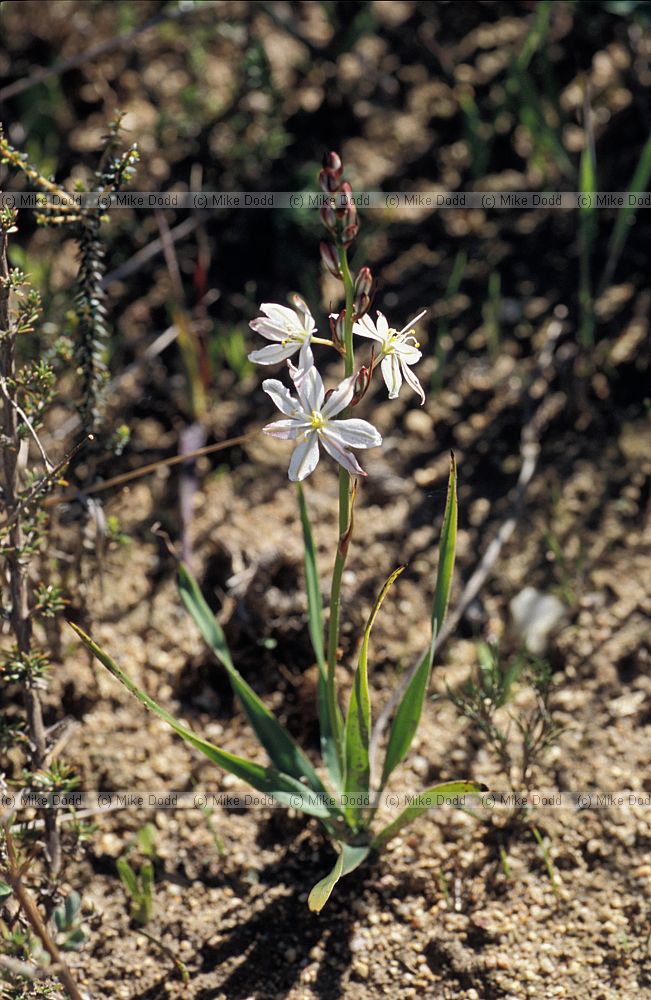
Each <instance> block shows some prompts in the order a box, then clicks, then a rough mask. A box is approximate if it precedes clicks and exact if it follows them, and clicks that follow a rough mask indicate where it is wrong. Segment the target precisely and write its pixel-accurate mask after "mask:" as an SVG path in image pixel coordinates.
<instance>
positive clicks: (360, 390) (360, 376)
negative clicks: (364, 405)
mask: <svg viewBox="0 0 651 1000" xmlns="http://www.w3.org/2000/svg"><path fill="white" fill-rule="evenodd" d="M372 374H373V373H372V370H371V369H370V368H367V367H366V365H362V367H361V368H360V370H359V371H358V372H357V378H356V379H355V394H354V396H353V398H352V399H351V401H350V405H351V406H357V404H358V403H359V402H360V401H361V400H362V399H363V398H364V396H365V395H366V393H367V392H368V387H369V385H370V384H371V376H372Z"/></svg>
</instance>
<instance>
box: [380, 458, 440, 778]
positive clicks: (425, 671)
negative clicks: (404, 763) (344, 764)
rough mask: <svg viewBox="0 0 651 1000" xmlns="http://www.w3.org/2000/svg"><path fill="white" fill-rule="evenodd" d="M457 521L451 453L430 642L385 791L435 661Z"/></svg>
mask: <svg viewBox="0 0 651 1000" xmlns="http://www.w3.org/2000/svg"><path fill="white" fill-rule="evenodd" d="M457 519H458V505H457V468H456V462H455V459H454V455H453V454H451V455H450V476H449V479H448V495H447V500H446V504H445V513H444V515H443V526H442V528H441V538H440V542H439V564H438V570H437V574H436V592H435V594H434V604H433V608H432V641H431V643H430V647H429V649H428V650H427V652H426V653H425V655H424V657H423V660H422V662H421V663H420V664H419V667H418V670H417V671H416V672H415V674H414V676H413V677H412V679H411V681H410V682H409V684H408V686H407V689H406V691H405V693H404V695H403V696H402V700H401V702H400V704H399V706H398V710H397V712H396V714H395V717H394V720H393V724H392V726H391V733H390V734H389V742H388V744H387V752H386V756H385V760H384V768H383V771H382V781H381V785H380V788H384V786H385V784H386V783H387V780H388V778H389V775H390V774H391V772H392V771H393V770H394V768H396V767H397V766H398V764H399V763H400V761H401V760H403V759H404V757H405V755H406V754H407V752H408V750H409V747H410V746H411V742H412V740H413V738H414V735H415V733H416V730H417V728H418V723H419V722H420V717H421V713H422V711H423V702H424V700H425V695H426V693H427V685H428V682H429V676H430V673H431V670H432V662H433V659H434V643H435V642H436V637H437V635H438V634H439V630H440V628H441V625H442V624H443V619H444V618H445V612H446V610H447V606H448V600H449V597H450V587H451V585H452V573H453V570H454V557H455V553H456V546H457Z"/></svg>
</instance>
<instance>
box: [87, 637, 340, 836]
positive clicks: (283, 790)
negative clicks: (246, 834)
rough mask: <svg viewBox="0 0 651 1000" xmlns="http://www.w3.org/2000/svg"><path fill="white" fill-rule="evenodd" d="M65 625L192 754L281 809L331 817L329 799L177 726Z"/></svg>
mask: <svg viewBox="0 0 651 1000" xmlns="http://www.w3.org/2000/svg"><path fill="white" fill-rule="evenodd" d="M68 624H69V625H70V627H71V628H72V629H73V631H74V632H76V634H77V635H78V636H79V638H80V639H81V641H82V642H83V643H84V645H85V646H86V647H87V648H88V649H89V650H90V651H91V653H93V655H94V656H96V657H97V659H98V660H99V661H100V663H102V664H103V665H104V666H105V667H106V669H107V670H108V671H109V672H110V673H112V674H113V676H114V677H115V678H116V679H117V680H119V681H120V683H121V684H124V686H125V687H126V688H127V690H128V691H130V692H131V694H133V695H135V697H136V698H138V700H139V701H141V702H142V704H143V705H145V706H146V707H147V708H148V709H150V711H152V712H154V714H155V715H157V716H158V717H159V718H160V719H162V720H163V721H164V722H166V723H167V724H168V726H170V727H171V728H172V729H173V730H174V732H175V733H178V735H179V736H181V737H182V738H183V739H184V740H185V741H186V743H189V744H190V746H193V747H194V748H195V750H199V751H200V752H201V753H202V754H204V756H205V757H207V758H208V759H209V760H211V761H212V762H213V763H214V764H218V765H219V766H220V767H222V768H223V769H224V770H225V771H229V772H230V773H231V774H234V775H235V776H236V777H237V778H240V779H241V780H242V781H245V782H246V783H247V784H249V785H251V787H252V788H255V789H256V790H257V791H259V792H264V794H265V795H272V796H273V797H274V798H275V799H276V801H277V802H279V803H280V804H281V805H285V806H291V807H292V808H294V809H299V810H301V811H302V812H304V813H306V814H307V815H309V816H317V817H319V818H320V819H324V820H325V819H326V818H328V817H329V816H330V815H331V813H332V811H333V805H332V803H331V801H330V798H329V796H328V797H327V798H326V799H325V800H324V799H323V798H322V797H321V795H320V794H314V793H313V792H312V793H310V790H309V789H307V788H306V787H305V785H303V784H301V782H300V781H298V780H297V779H296V778H293V777H291V776H290V775H288V774H284V773H282V772H281V771H279V770H277V769H276V768H275V767H263V766H262V765H261V764H254V763H253V762H252V761H249V760H246V759H245V758H244V757H238V756H236V755H235V754H232V753H229V752H228V751H227V750H221V749H220V748H219V747H216V746H214V744H212V743H209V742H208V741H207V740H203V739H201V737H200V736H197V734H196V733H195V732H193V730H192V729H189V728H188V727H187V726H184V725H183V724H182V723H180V722H177V720H176V719H175V718H174V716H173V715H171V714H170V713H169V712H168V711H166V709H164V708H162V707H161V706H160V705H159V704H158V703H157V702H155V701H154V699H153V698H150V697H149V695H148V694H145V692H144V691H142V690H141V688H139V687H138V685H137V684H134V682H133V681H132V680H131V679H130V678H129V677H128V676H127V675H126V674H125V673H124V671H122V670H120V668H119V667H118V665H117V664H116V663H115V662H114V661H113V660H112V659H111V657H110V656H109V655H108V653H106V652H105V651H104V650H103V649H101V647H100V646H98V645H97V643H96V642H93V640H92V639H91V638H90V636H88V635H86V633H85V632H84V631H83V630H82V629H80V628H79V626H78V625H75V624H74V623H73V622H68Z"/></svg>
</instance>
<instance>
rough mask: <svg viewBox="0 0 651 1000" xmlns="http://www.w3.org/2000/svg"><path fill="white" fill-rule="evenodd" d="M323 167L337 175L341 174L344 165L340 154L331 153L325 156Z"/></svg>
mask: <svg viewBox="0 0 651 1000" xmlns="http://www.w3.org/2000/svg"><path fill="white" fill-rule="evenodd" d="M323 166H324V167H325V168H326V170H332V171H333V172H334V173H335V174H341V172H342V170H343V169H344V168H343V164H342V162H341V157H340V156H339V154H338V153H335V152H334V151H331V152H329V153H324V154H323Z"/></svg>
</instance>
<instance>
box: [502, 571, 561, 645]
mask: <svg viewBox="0 0 651 1000" xmlns="http://www.w3.org/2000/svg"><path fill="white" fill-rule="evenodd" d="M509 607H510V609H511V616H512V618H513V624H514V626H515V628H516V631H517V632H518V634H519V636H520V638H521V639H522V641H523V642H524V644H525V646H526V647H527V649H528V650H529V652H530V653H533V654H534V656H543V655H544V654H545V653H546V651H547V647H548V645H549V638H550V636H551V634H552V632H553V631H554V630H555V629H556V628H557V627H558V625H560V623H561V621H562V620H563V618H564V616H565V611H566V609H565V605H564V604H563V602H562V601H560V600H559V599H558V597H555V596H554V595H553V594H545V593H543V592H542V591H540V590H536V589H535V587H525V588H524V590H521V591H520V593H519V594H517V595H516V597H514V598H513V600H512V601H511V603H510V605H509Z"/></svg>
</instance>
